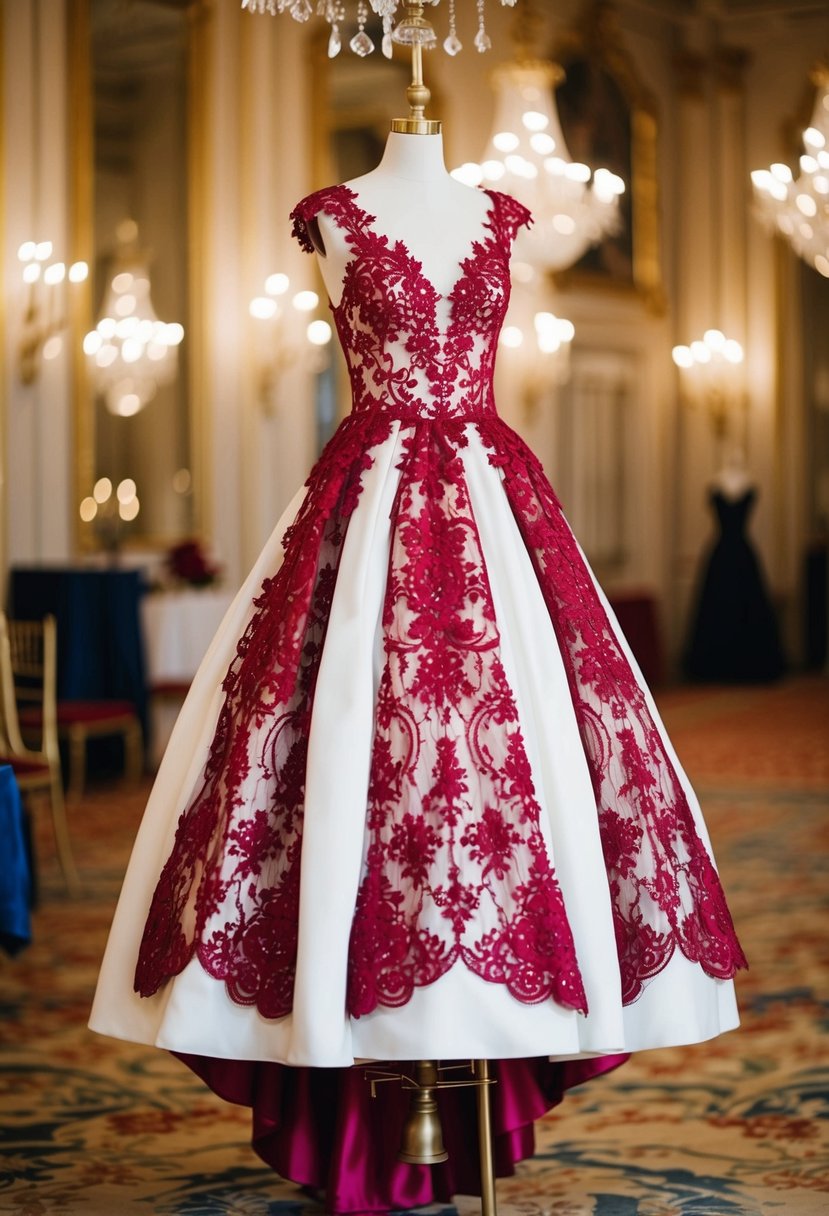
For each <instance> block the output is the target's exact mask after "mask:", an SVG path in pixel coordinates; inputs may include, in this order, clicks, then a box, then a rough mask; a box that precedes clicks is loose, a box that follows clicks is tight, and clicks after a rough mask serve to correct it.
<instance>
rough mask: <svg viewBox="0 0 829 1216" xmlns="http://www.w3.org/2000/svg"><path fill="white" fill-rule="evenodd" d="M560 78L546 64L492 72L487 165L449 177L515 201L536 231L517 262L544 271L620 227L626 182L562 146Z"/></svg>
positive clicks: (561, 266) (462, 169)
mask: <svg viewBox="0 0 829 1216" xmlns="http://www.w3.org/2000/svg"><path fill="white" fill-rule="evenodd" d="M562 79H563V72H562V70H561V68H560V67H558V66H557V65H556V64H554V63H550V62H548V61H542V60H538V61H532V62H526V61H516V62H513V63H508V64H505V65H504V66H503V67H500V68H498V69H497V70H496V72H495V73H494V84H495V89H496V93H497V99H496V107H495V124H494V127H493V131H492V135H491V137H490V140H489V144H488V146H487V149H486V152H485V154H484V159H483V160H482V161H481V163H480V164H477V163H476V162H474V161H469V162H467V163H466V164H464V165H461V166H460V167H459V168H457V169H455V170H454V171H453V176H455V177H457V178H458V179H459V180H460V181H463V182H466V183H467V184H468V185H472V186H477V185H480V184H481V183H485V184H487V185H489V184H491V185H497V187H498V189H499V190H505V191H506V192H507V193H508V194H512V195H514V196H515V198H517V199H520V201H521V202H522V203H524V205H525V206H527V207H529V209H530V211H531V212H532V213H533V219H534V221H535V225H534V227H533V230H532V232H531V233H529V234H528V235H527V236H526V237H525V238H522V242H521V243H522V256H523V257H525V258H526V259H527V261H529V262H532V263H533V264H534V265H536V266H538V267H539V268H543V269H545V270H564V269H566V267H568V266H572V265H573V263H574V262H577V261H578V259H579V258H580V257H581V256H582V254H583V253H584V252H585V251H586V250H587V249H588V248H589V247H590V246H591V245H595V244H598V242H600V241H602V240H604V238H605V237H607V236H610V235H611V234H612V233H613V232H615V231H616V230H617V228H618V226H619V197H620V195H621V194H623V193H624V189H625V183H624V182H623V181H622V179H621V178H620V177H618V176H617V175H616V174H615V173H611V172H610V171H609V170H608V169H594V170H591V169H590V167H589V166H588V165H585V164H581V163H580V162H578V161H573V160H572V158H571V156H570V153H569V152H568V150H567V145H566V144H565V142H564V135H563V133H562V130H561V122H560V121H559V117H558V110H557V108H556V103H555V95H554V92H553V89H554V87H555V85H556V84H558V83H559V81H560V80H562Z"/></svg>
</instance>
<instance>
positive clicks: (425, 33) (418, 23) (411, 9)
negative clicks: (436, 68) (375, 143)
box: [391, 4, 441, 135]
mask: <svg viewBox="0 0 829 1216" xmlns="http://www.w3.org/2000/svg"><path fill="white" fill-rule="evenodd" d="M394 38H395V41H396V42H398V43H402V44H403V45H404V46H411V48H412V83H411V84H410V85H409V87H408V88H407V89H406V100H407V101H408V103H409V116H408V118H393V119H392V122H391V129H392V131H396V132H397V133H398V134H400V135H439V134H440V131H441V123H440V122H439V121H438V120H437V119H434V118H426V117H425V114H424V111H425V109H426V107H427V105H428V104H429V98H430V97H431V93H430V92H429V90H428V89H427V87H426V85H425V84H424V83H423V48H424V46H426V47H429V46H434V44H435V41H436V39H435V31H434V30H433V29H432V27H431V25H430V24H429V22H428V21H427V20H426V19H425V17H424V16H423V5H422V4H407V5H406V16H405V17H404V18H403V20H402V21H401V22H400V24H399V25H398V27H397V29H396V30H395V31H394Z"/></svg>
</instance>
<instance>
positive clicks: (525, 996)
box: [348, 424, 587, 1016]
mask: <svg viewBox="0 0 829 1216" xmlns="http://www.w3.org/2000/svg"><path fill="white" fill-rule="evenodd" d="M453 439H454V442H453V441H452V440H453ZM461 442H465V440H464V439H463V433H462V429H461V430H460V431H459V432H457V433H456V434H454V435H453V434H452V432H451V429H449V433H445V431H444V430H443V429H442V428H438V427H437V426H435V425H432V424H422V425H420V426H418V427H415V428H414V429H413V430H412V431H411V432H410V433H409V434H408V436H407V438H406V448H407V457H406V459H404V461H403V463H402V471H401V482H400V487H399V489H398V496H397V503H396V509H395V513H394V519H393V534H392V545H391V555H390V564H389V577H388V584H387V591H386V598H385V604H384V610H383V631H384V647H385V652H386V663H385V667H384V670H383V674H382V677H381V680H380V688H379V693H378V697H377V710H376V720H375V731H374V752H373V757H372V764H371V775H370V783H369V805H368V820H367V824H368V848H367V854H366V864H365V874H364V877H363V880H362V883H361V885H360V890H359V895H358V898H357V908H356V912H355V916H354V922H353V927H352V933H351V943H350V948H349V979H348V1007H349V1010H350V1012H351V1013H352V1014H353V1015H355V1016H357V1015H360V1014H364V1013H370V1012H371V1011H372V1010H373V1009H375V1008H376V1007H377V1006H378V1005H386V1006H396V1005H403V1004H405V1003H406V1002H407V1001H408V1000H409V999H410V997H411V995H412V992H413V990H414V988H415V987H416V986H422V985H426V984H431V983H434V981H435V980H437V979H438V978H439V977H440V976H442V975H444V974H445V973H446V972H447V971H448V970H449V969H450V968H451V967H452V966H454V964H455V963H456V962H457V961H458V960H462V961H463V962H464V963H465V965H466V966H467V967H468V968H469V969H470V970H471V971H474V972H475V973H476V974H477V975H479V976H481V977H482V978H483V979H485V980H489V981H491V982H493V983H499V984H505V985H506V987H507V988H508V990H509V991H510V992H511V993H512V994H513V996H515V997H516V998H517V999H518V1000H520V1001H524V1002H537V1001H543V1000H546V999H548V998H550V997H553V998H554V999H555V1000H557V1001H558V1002H559V1003H560V1004H562V1005H566V1006H568V1007H570V1008H574V1009H579V1010H581V1011H582V1012H586V1011H587V1001H586V997H585V993H584V987H583V985H582V981H581V977H580V975H579V970H578V965H577V963H576V953H575V946H574V943H573V937H572V933H571V931H570V927H569V925H568V923H567V916H566V913H565V910H564V903H563V900H562V896H561V891H560V889H559V886H558V883H557V882H556V879H555V877H554V875H553V872H552V869H551V866H550V863H549V861H548V851H547V847H546V845H545V841H544V839H543V837H542V834H541V829H540V825H539V818H540V809H539V806H538V802H537V800H536V797H535V791H534V788H533V782H532V776H531V774H530V766H529V762H528V760H527V755H526V751H525V748H524V742H523V739H522V737H521V732H520V729H519V726H518V713H517V709H516V706H515V701H514V698H513V696H512V693H511V691H510V689H509V686H508V684H507V681H506V677H505V675H504V670H503V668H502V666H501V662H500V658H499V636H498V630H497V627H496V624H495V611H494V608H493V604H492V595H491V591H490V587H489V581H488V578H487V574H486V569H485V566H484V560H483V554H482V552H481V546H480V540H479V537H478V531H477V527H476V525H475V520H474V518H473V516H472V513H471V509H470V505H469V499H468V495H467V491H466V486H465V480H464V473H463V465H462V462H461V460H460V458H459V456H458V454H457V451H456V446H457V445H458V443H461Z"/></svg>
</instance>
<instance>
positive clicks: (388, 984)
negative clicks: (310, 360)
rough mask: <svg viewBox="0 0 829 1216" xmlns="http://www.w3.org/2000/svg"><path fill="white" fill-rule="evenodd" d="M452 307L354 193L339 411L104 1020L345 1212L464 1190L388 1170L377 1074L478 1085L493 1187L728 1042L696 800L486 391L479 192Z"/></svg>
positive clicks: (453, 1135) (496, 315)
mask: <svg viewBox="0 0 829 1216" xmlns="http://www.w3.org/2000/svg"><path fill="white" fill-rule="evenodd" d="M486 194H487V200H486V202H487V212H486V217H485V220H484V222H483V224H482V225H481V227H480V229H479V230H478V231H476V232H472V233H470V244H469V250H468V254H467V256H466V257H465V258H464V259H463V260H462V261H461V262H460V263H459V264H458V267H457V276H456V279H455V283H454V286H453V288H452V290H451V292H449V293H446V294H441V293H439V292H438V291H437V290H436V289H435V287H434V285H433V284H432V283H431V282H430V281H429V279H428V278H427V277H426V275H425V274H424V272H423V270H422V267H421V265H420V263H418V262H417V261H416V260H415V259H414V258H413V257H412V255H411V254H410V252H409V251H408V249H407V248H406V244H405V242H404V241H400V240H392V239H391V238H389V237H388V236H385V235H383V234H382V233H381V232H380V231H379V230H378V226H377V223H376V221H375V219H374V217H372V216H371V215H369V214H368V213H367V212H366V211H365V210H364V209H363V208H362V207H361V206H360V201H359V196H358V195H357V194H355V192H354V191H353V190H351V189H350V188H348V187H345V186H335V187H331V188H329V189H326V190H323V191H320V192H317V193H316V194H313V195H311V196H309V197H308V198H306V199H304V200H303V201H302V202H301V203H299V204H298V206H297V207H296V209H295V211H294V212H293V220H294V231H295V235H296V236H297V238H298V239H299V241H300V244H301V245H302V247H303V248H304V249H305V250H307V251H308V252H311V251H312V248H313V247H312V244H311V241H310V238H309V234H308V227H307V226H308V224H309V223H311V221H312V220H313V219H314V218H315V216H317V215H318V214H320V213H321V212H324V213H325V215H326V216H327V217H328V218H329V219H330V220H331V221H333V222H334V223H335V224H336V225H338V226H339V228H340V229H341V230H342V231H343V232H344V234H345V237H346V240H347V242H348V245H349V251H350V260H349V261H348V264H347V267H346V269H345V273H344V277H343V291H342V297H341V299H340V300H339V302H338V303H337V304H336V305H332V312H333V316H334V320H335V322H336V326H337V331H338V336H339V340H340V342H341V344H342V347H343V350H344V352H345V356H346V359H347V362H348V367H349V375H350V379H351V386H352V396H353V402H352V409H351V412H350V414H349V415H348V417H347V418H346V419H345V420H344V421H343V422H342V423H341V425H340V426H339V428H338V430H337V431H336V433H335V435H334V436H333V438H332V439H331V440H330V442H329V443H328V445H327V446H326V448H325V449H324V451H323V452H322V455H321V456H320V458H319V460H318V462H317V464H316V465H315V467H314V468H313V470H312V471H311V474H310V476H309V478H308V480H307V482H306V483H305V485H304V487H303V488H302V490H301V491H300V492H299V493H298V494H297V496H296V497H295V499H294V500H293V502H292V503H291V504H290V505H289V507H288V509H287V510H286V512H285V513H284V515H283V517H282V519H281V520H280V521H279V523H278V524H277V526H276V529H275V531H274V533H273V535H272V537H271V538H270V540H269V541H268V543H267V544H266V546H265V548H264V550H263V552H262V554H261V555H260V557H259V560H258V562H257V564H256V566H255V568H254V569H253V571H252V572H251V574H250V576H249V577H248V579H247V581H246V582H245V584H244V586H243V587H242V589H241V590H240V592H239V594H238V596H237V598H236V600H235V602H234V603H233V605H232V606H231V608H230V609H229V611H228V614H227V616H226V618H225V620H224V622H223V623H222V625H221V627H220V629H219V631H218V633H217V635H216V637H215V639H214V641H213V643H212V645H211V647H210V649H209V651H208V653H207V655H206V657H205V659H204V662H203V664H202V666H201V668H200V670H199V672H198V674H197V676H196V678H195V680H194V682H193V685H192V688H191V691H190V694H189V696H188V698H187V700H186V702H185V704H184V706H183V708H182V711H181V714H180V717H179V720H178V723H177V725H176V728H175V731H174V733H173V736H172V738H171V740H170V744H169V746H168V749H167V752H166V755H165V757H164V760H163V762H162V764H161V767H160V769H159V772H158V776H157V779H156V782H155V785H154V788H153V791H152V795H151V798H150V801H149V805H148V808H147V812H146V814H145V817H144V820H143V822H142V826H141V829H140V832H139V835H138V838H137V841H136V845H135V849H134V852H133V856H132V859H131V861H130V864H129V868H128V872H127V875H126V879H125V883H124V887H123V891H122V895H121V898H120V901H119V905H118V909H117V912H116V916H115V920H114V924H113V927H112V932H111V936H110V941H109V945H108V948H107V951H106V955H105V958H104V962H103V965H102V970H101V975H100V980H99V985H98V991H97V995H96V999H95V1004H94V1008H93V1013H92V1019H91V1025H92V1027H93V1028H94V1029H95V1030H97V1031H100V1032H101V1033H105V1034H109V1035H113V1036H116V1037H121V1038H124V1039H127V1040H133V1041H137V1042H142V1043H149V1044H154V1045H156V1046H158V1047H162V1048H166V1049H168V1050H170V1051H173V1052H175V1053H177V1054H179V1055H181V1056H182V1058H183V1059H185V1061H186V1062H187V1063H188V1064H189V1065H190V1066H191V1067H192V1068H193V1069H195V1071H196V1072H198V1073H199V1075H201V1076H202V1077H204V1078H205V1080H206V1081H207V1082H208V1084H210V1085H211V1086H212V1087H213V1088H214V1089H215V1090H216V1091H217V1092H218V1093H220V1094H222V1095H223V1096H225V1097H227V1098H229V1099H230V1100H233V1101H237V1102H243V1103H247V1104H249V1105H250V1106H251V1107H252V1108H253V1112H254V1116H253V1117H254V1144H255V1146H256V1148H257V1150H258V1151H259V1152H260V1154H261V1155H262V1156H263V1157H264V1159H265V1160H267V1161H269V1162H270V1163H271V1164H272V1165H274V1167H275V1168H277V1169H278V1170H279V1171H280V1172H281V1173H283V1174H284V1175H285V1176H287V1177H289V1178H293V1179H295V1180H296V1181H298V1182H302V1183H308V1184H311V1185H314V1186H318V1187H322V1188H324V1189H325V1190H326V1194H327V1198H326V1202H327V1205H328V1207H329V1209H330V1210H331V1211H343V1212H346V1211H353V1212H356V1211H375V1210H384V1209H388V1208H391V1207H397V1208H402V1207H406V1206H409V1205H413V1204H415V1203H427V1202H430V1201H431V1200H432V1199H433V1198H448V1197H449V1196H450V1195H451V1194H452V1193H453V1191H464V1190H474V1188H475V1186H476V1182H475V1178H476V1167H475V1162H474V1134H470V1130H469V1129H470V1127H474V1123H473V1122H471V1120H473V1119H474V1115H473V1114H472V1113H471V1110H470V1108H469V1107H468V1101H469V1097H468V1094H467V1096H466V1097H464V1096H463V1094H464V1091H450V1092H448V1093H446V1094H441V1104H442V1107H443V1115H444V1126H445V1135H446V1138H447V1144H448V1147H449V1149H450V1158H449V1161H448V1162H447V1164H446V1165H445V1166H440V1167H435V1168H434V1169H432V1170H431V1171H430V1169H428V1168H426V1167H423V1166H412V1165H403V1164H402V1163H398V1162H397V1161H396V1159H395V1158H396V1151H397V1146H398V1145H399V1133H400V1123H401V1120H402V1118H403V1113H404V1104H403V1103H402V1100H401V1096H400V1093H399V1091H398V1089H397V1087H396V1086H392V1085H385V1086H381V1087H380V1096H379V1097H378V1098H377V1099H374V1100H372V1099H370V1098H369V1096H368V1085H367V1083H366V1081H365V1078H364V1075H363V1072H364V1070H363V1069H362V1068H361V1067H359V1066H355V1065H359V1064H360V1063H361V1062H363V1061H367V1060H368V1061H412V1060H416V1059H423V1058H426V1059H439V1060H443V1061H447V1060H462V1059H469V1058H486V1059H489V1060H491V1061H493V1070H494V1074H495V1076H496V1078H497V1080H498V1084H497V1085H496V1086H495V1087H494V1091H493V1104H494V1126H495V1152H496V1163H497V1166H498V1169H499V1171H500V1172H508V1171H509V1170H511V1168H512V1166H513V1165H514V1163H515V1161H516V1160H518V1159H520V1158H521V1157H522V1156H526V1155H527V1154H528V1153H531V1152H532V1123H533V1120H534V1119H536V1118H537V1117H538V1116H539V1115H541V1114H542V1113H544V1111H545V1110H547V1109H549V1107H550V1106H552V1105H553V1104H554V1103H555V1102H556V1101H558V1099H559V1098H560V1097H561V1094H562V1093H563V1091H564V1090H565V1089H566V1088H567V1087H568V1086H570V1085H572V1084H576V1083H578V1082H579V1081H582V1080H585V1079H586V1078H588V1077H591V1076H594V1075H596V1074H597V1073H600V1072H603V1071H606V1070H607V1069H609V1068H611V1067H613V1066H614V1065H615V1064H617V1063H618V1062H619V1061H620V1059H621V1058H623V1057H624V1056H625V1055H626V1054H627V1053H629V1052H631V1051H636V1050H639V1049H643V1048H649V1047H659V1046H665V1045H670V1044H679V1043H690V1042H697V1041H701V1040H705V1039H708V1038H710V1037H712V1036H715V1035H717V1034H719V1033H721V1032H723V1031H725V1030H728V1029H730V1028H732V1027H734V1026H735V1025H736V1024H737V1020H738V1019H737V1013H736V1006H735V1000H734V991H733V983H732V977H733V975H734V973H735V971H736V970H737V969H738V968H739V967H741V966H744V965H745V960H744V957H743V954H742V951H741V949H740V946H739V943H738V941H737V938H736V935H735V932H734V928H733V924H732V921H731V918H730V915H729V912H728V909H727V906H726V902H725V898H724V895H723V892H722V888H721V886H720V881H719V878H718V875H717V872H716V869H715V866H714V862H713V860H712V854H711V848H710V843H709V840H708V836H707V834H706V829H705V825H704V823H703V819H702V816H701V813H700V809H699V805H698V803H697V800H696V798H695V796H694V793H693V791H692V789H691V787H690V785H689V783H688V781H687V778H686V776H685V774H684V773H683V771H682V769H681V767H680V765H679V762H678V760H677V758H676V756H675V754H674V751H673V749H672V747H671V743H670V741H669V739H668V738H667V735H666V733H665V730H664V728H663V726H662V723H661V722H660V719H659V715H658V713H657V710H656V707H655V705H654V703H653V699H652V697H651V695H650V692H649V691H648V689H647V688H646V687H645V684H644V682H643V680H642V677H641V674H640V672H639V670H638V668H637V666H636V663H635V660H634V659H633V656H632V655H631V653H630V650H629V648H628V646H627V644H626V642H625V639H624V637H622V636H621V634H620V632H619V629H618V626H617V624H616V622H615V620H614V617H613V614H612V612H611V610H610V608H609V606H608V603H607V601H606V599H605V597H604V595H603V594H602V591H601V589H600V588H599V586H598V585H597V583H596V581H595V579H594V577H593V575H592V573H591V571H590V569H589V566H588V565H587V563H586V561H585V558H584V555H583V554H582V552H581V550H580V549H579V546H578V544H577V542H576V541H575V539H574V537H573V535H572V532H571V531H570V529H569V527H568V525H567V523H566V521H565V519H564V517H563V515H562V512H561V508H560V506H559V504H558V502H557V500H556V497H555V494H554V493H553V491H552V489H551V487H550V485H549V483H548V482H547V480H546V478H545V476H544V473H543V471H542V468H541V465H540V464H539V462H538V460H537V459H536V458H535V456H534V455H533V454H532V453H531V452H530V451H529V450H528V448H527V447H526V446H525V444H524V443H523V442H522V441H521V439H520V438H519V437H518V435H517V434H516V433H515V432H514V431H512V430H511V429H510V428H509V427H508V426H506V424H505V423H504V422H502V421H501V419H500V418H499V416H498V414H497V412H496V408H495V402H494V398H493V388H492V377H493V368H494V362H495V352H496V344H497V339H498V334H499V331H500V328H501V325H502V323H503V319H504V315H505V312H506V308H507V304H508V300H509V260H510V250H511V246H512V242H513V240H514V237H515V234H516V232H517V230H518V228H519V227H520V226H521V225H522V224H525V223H527V222H529V213H528V212H527V211H526V210H525V209H524V208H523V207H522V206H521V205H520V204H518V203H517V202H516V201H515V200H513V199H511V198H510V197H509V196H507V195H504V194H501V193H498V192H496V191H491V192H489V191H488V192H486Z"/></svg>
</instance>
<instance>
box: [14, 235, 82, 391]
mask: <svg viewBox="0 0 829 1216" xmlns="http://www.w3.org/2000/svg"><path fill="white" fill-rule="evenodd" d="M52 249H53V246H52V242H51V241H24V242H23V244H22V245H21V246H20V248H19V249H18V251H17V257H18V260H19V261H20V262H22V263H23V282H24V283H25V284H26V286H27V289H28V290H27V299H26V308H25V312H24V314H23V335H22V337H21V340H20V347H19V351H18V373H19V376H20V380H21V383H23V384H34V382H35V380H37V377H38V375H39V373H40V360H41V358H43V359H56V358H57V356H58V355H59V354H60V352H61V350H62V349H63V337H62V331H63V330H64V329H65V328H66V324H67V317H66V313H67V307H66V305H67V292H68V286H67V285H68V284H76V283H83V281H84V280H85V279H86V278H88V276H89V267H88V266H87V264H86V262H73V263H72V264H71V266H69V267H67V265H66V263H65V262H51V261H50V260H49V259H50V258H51V256H52Z"/></svg>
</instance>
